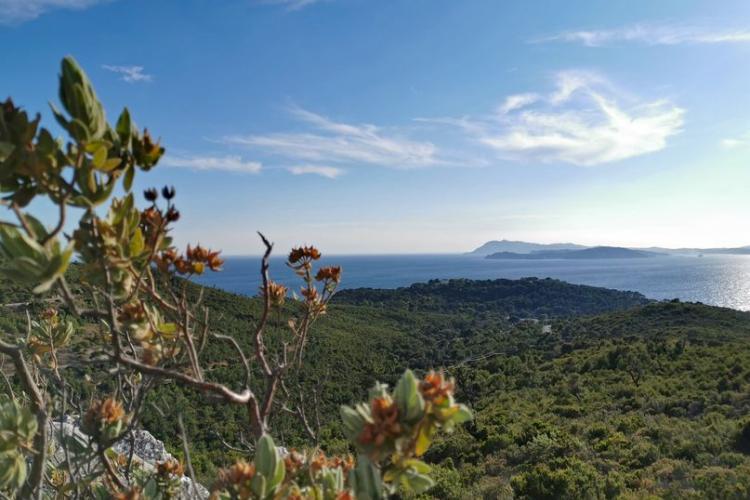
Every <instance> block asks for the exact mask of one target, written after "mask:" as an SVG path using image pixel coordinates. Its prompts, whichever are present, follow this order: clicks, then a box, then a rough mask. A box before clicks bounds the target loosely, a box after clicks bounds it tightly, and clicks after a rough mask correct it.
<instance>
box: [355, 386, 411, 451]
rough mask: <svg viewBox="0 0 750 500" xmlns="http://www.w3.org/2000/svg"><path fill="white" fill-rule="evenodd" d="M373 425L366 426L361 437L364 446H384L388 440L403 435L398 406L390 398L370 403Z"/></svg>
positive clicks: (378, 399)
mask: <svg viewBox="0 0 750 500" xmlns="http://www.w3.org/2000/svg"><path fill="white" fill-rule="evenodd" d="M370 410H371V413H372V420H373V422H372V423H367V424H365V426H364V428H363V429H362V432H361V433H360V435H359V442H360V443H362V444H365V445H367V444H374V445H375V446H378V447H379V446H382V445H383V443H385V441H386V440H388V439H395V438H397V437H398V436H399V435H401V430H402V429H401V424H400V423H399V421H398V406H397V405H396V403H395V402H394V401H392V400H391V399H390V398H386V397H380V398H375V399H373V400H372V403H370Z"/></svg>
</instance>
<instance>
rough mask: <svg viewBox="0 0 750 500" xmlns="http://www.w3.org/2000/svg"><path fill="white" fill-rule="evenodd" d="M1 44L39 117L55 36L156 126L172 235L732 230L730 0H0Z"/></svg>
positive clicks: (355, 249)
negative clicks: (172, 211)
mask: <svg viewBox="0 0 750 500" xmlns="http://www.w3.org/2000/svg"><path fill="white" fill-rule="evenodd" d="M0 46H2V47H3V56H2V58H1V59H2V64H0V68H1V69H0V97H5V96H6V95H7V96H12V98H13V100H14V102H16V103H17V104H19V105H22V106H24V107H25V108H26V109H27V110H29V111H32V112H41V113H42V116H43V122H46V123H47V125H50V126H51V128H52V129H53V130H55V129H54V125H53V123H52V118H51V114H50V112H49V107H48V102H49V101H53V102H55V101H56V100H57V78H56V75H57V73H58V71H59V64H60V60H61V58H62V57H64V56H65V55H68V54H70V55H73V56H74V57H75V58H76V59H77V60H78V61H79V62H80V63H81V65H82V66H83V67H84V69H85V70H86V71H87V72H88V74H89V76H90V78H91V79H92V81H93V83H94V85H95V88H96V89H97V92H98V94H99V96H100V98H101V100H102V101H103V103H104V105H105V107H106V108H107V110H108V113H109V114H108V116H109V118H110V119H111V120H115V119H116V117H117V115H118V114H119V111H120V110H121V109H122V107H123V106H128V108H129V109H130V111H131V115H132V116H133V117H134V119H135V121H136V122H137V123H138V125H139V126H146V127H148V128H149V130H150V131H151V132H152V134H153V135H155V136H158V137H160V138H161V141H162V143H163V145H164V146H165V147H166V150H167V153H166V155H165V157H164V158H163V160H162V161H161V163H160V165H159V167H158V168H156V169H154V170H153V171H151V172H149V173H148V174H146V175H141V176H140V178H139V179H138V180H137V183H136V187H137V189H138V190H139V191H140V190H142V189H144V188H146V187H149V186H152V185H155V186H161V185H164V184H170V185H174V186H175V187H176V190H177V200H176V201H177V205H178V207H179V209H180V211H181V213H182V218H181V220H180V222H179V223H178V225H177V227H176V230H175V233H174V234H175V237H176V241H177V243H178V244H179V245H181V246H182V245H184V244H186V243H187V242H192V243H197V242H200V243H202V244H204V245H208V246H211V247H212V248H221V249H223V251H224V253H225V254H229V255H240V254H258V253H259V252H260V251H261V245H260V241H259V240H258V237H257V235H256V231H258V230H260V231H263V232H264V233H265V234H266V235H267V236H268V237H269V239H271V240H272V241H274V242H275V243H276V247H277V248H278V249H280V250H281V251H286V250H288V249H289V248H290V247H291V246H293V245H295V244H302V243H306V244H315V245H316V246H318V247H319V248H321V249H322V250H323V251H324V252H325V253H328V254H377V253H447V252H463V251H467V250H471V249H472V248H474V247H476V246H479V245H480V244H482V243H484V242H485V241H487V240H492V239H503V238H504V239H514V240H526V241H536V242H543V243H552V242H575V243H580V244H587V245H598V244H606V245H622V246H652V245H653V246H665V247H716V246H737V245H746V244H750V217H748V214H749V209H750V196H748V188H750V171H749V170H748V167H750V163H749V160H750V92H748V89H750V65H749V64H748V61H750V2H747V1H746V0H736V1H733V0H726V1H722V2H705V1H690V0H661V1H659V2H654V1H652V0H610V1H607V2H602V1H588V0H567V1H566V2H560V1H556V0H547V1H541V0H538V1H532V0H522V1H511V0H508V1H502V2H501V1H497V0H461V1H455V0H260V1H259V0H222V1H209V0H159V1H153V0H0ZM57 133H60V131H59V130H57ZM40 210H42V211H43V212H44V211H47V213H48V214H50V215H51V213H52V212H51V210H49V208H48V207H40Z"/></svg>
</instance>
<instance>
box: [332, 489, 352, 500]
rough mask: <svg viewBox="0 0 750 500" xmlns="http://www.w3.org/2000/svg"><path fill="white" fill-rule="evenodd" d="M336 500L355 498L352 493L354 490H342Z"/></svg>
mask: <svg viewBox="0 0 750 500" xmlns="http://www.w3.org/2000/svg"><path fill="white" fill-rule="evenodd" d="M336 500H354V495H352V492H351V491H349V490H346V491H340V492H339V493H338V495H336Z"/></svg>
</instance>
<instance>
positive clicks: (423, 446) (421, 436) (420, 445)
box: [414, 423, 436, 457]
mask: <svg viewBox="0 0 750 500" xmlns="http://www.w3.org/2000/svg"><path fill="white" fill-rule="evenodd" d="M435 430H436V427H435V425H434V424H432V423H429V424H424V425H422V426H421V427H420V428H419V433H418V434H417V443H416V446H415V447H414V453H416V455H417V456H418V457H421V456H422V455H424V454H425V452H426V451H427V450H428V449H429V447H430V445H431V444H432V438H433V436H434V435H435Z"/></svg>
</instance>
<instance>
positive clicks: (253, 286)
mask: <svg viewBox="0 0 750 500" xmlns="http://www.w3.org/2000/svg"><path fill="white" fill-rule="evenodd" d="M321 263H322V264H323V265H326V264H338V265H341V266H342V267H343V269H344V282H343V286H344V287H346V288H358V287H372V288H396V287H400V286H407V285H410V284H412V283H416V282H423V281H427V280H430V279H447V278H469V279H495V278H511V279H515V278H523V277H527V276H536V277H539V278H546V277H550V278H557V279H561V280H564V281H568V282H571V283H578V284H584V285H592V286H602V287H606V288H615V289H618V290H632V291H636V292H641V293H642V294H644V295H645V296H647V297H649V298H653V299H672V298H679V299H680V300H684V301H691V302H694V301H699V302H704V303H706V304H713V305H719V306H724V307H732V308H735V309H742V310H750V256H746V255H706V256H705V257H702V258H699V257H695V256H674V257H672V256H670V257H654V258H648V259H602V260H596V259H592V260H547V261H540V260H529V261H517V260H513V261H510V260H489V259H483V258H481V257H473V256H464V255H383V256H351V255H349V256H343V255H342V256H331V257H328V258H324V259H322V260H321ZM259 269H260V258H259V257H229V258H227V262H226V264H225V266H224V271H223V272H220V273H211V274H208V275H206V276H203V277H200V278H199V279H198V281H199V282H201V283H203V284H206V285H209V286H216V287H219V288H223V289H225V290H229V291H232V292H237V293H243V294H250V295H254V294H256V293H257V291H258V288H259V287H260V271H259ZM271 275H272V278H273V279H274V280H276V281H279V282H281V283H284V284H285V285H288V286H293V287H297V286H298V281H297V280H296V279H295V276H294V274H293V273H292V272H291V270H290V269H288V268H287V267H286V266H285V265H284V259H283V258H282V257H278V258H273V259H272V261H271Z"/></svg>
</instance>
